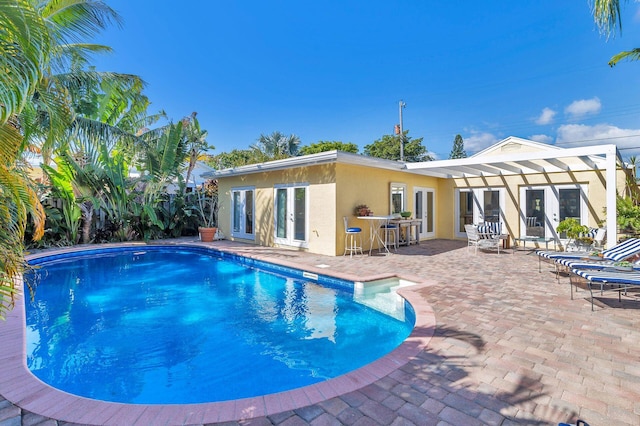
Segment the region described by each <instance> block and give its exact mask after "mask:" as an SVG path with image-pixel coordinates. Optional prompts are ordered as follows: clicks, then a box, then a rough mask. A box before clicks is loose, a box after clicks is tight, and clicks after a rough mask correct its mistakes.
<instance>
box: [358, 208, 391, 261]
mask: <svg viewBox="0 0 640 426" xmlns="http://www.w3.org/2000/svg"><path fill="white" fill-rule="evenodd" d="M358 219H361V220H367V221H369V256H371V251H372V250H373V246H374V243H375V242H376V241H377V242H378V251H382V248H384V252H385V253H384V254H391V252H390V251H389V247H387V244H388V242H387V233H386V232H385V233H384V239H382V237H381V236H380V232H379V230H380V228H381V227H382V226H387V225H389V221H390V220H391V219H393V216H358Z"/></svg>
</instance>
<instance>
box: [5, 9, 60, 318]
mask: <svg viewBox="0 0 640 426" xmlns="http://www.w3.org/2000/svg"><path fill="white" fill-rule="evenodd" d="M0 27H1V28H3V33H2V37H0V67H1V68H2V70H3V71H2V73H0V267H1V269H0V318H2V317H4V314H5V312H6V311H8V310H9V309H10V308H11V306H12V304H13V301H14V296H15V293H16V287H15V283H16V282H17V280H18V279H19V277H20V276H21V275H22V272H23V271H24V269H25V263H24V255H23V250H24V248H23V247H24V246H23V244H24V232H25V228H26V225H27V221H28V218H29V214H31V218H32V220H33V222H34V224H35V230H34V231H35V232H34V238H40V237H41V236H42V235H43V233H44V209H43V208H42V205H41V204H40V202H39V200H38V197H37V196H36V193H35V191H34V190H33V189H32V187H31V185H30V184H29V179H28V177H27V176H26V174H25V173H23V171H22V170H20V168H19V167H17V164H18V159H19V157H20V153H21V151H22V148H23V146H22V142H23V139H22V135H21V132H20V128H19V125H18V121H17V114H19V113H20V112H21V111H22V110H23V109H24V107H25V105H26V104H27V102H28V100H29V99H30V97H31V95H32V93H33V91H34V90H35V87H36V85H37V84H38V82H39V80H40V78H41V76H42V73H43V69H44V66H45V64H46V62H47V61H48V60H49V46H50V43H51V40H50V37H49V34H48V31H47V29H46V26H45V25H44V22H43V21H42V19H41V18H40V16H39V15H38V13H37V11H36V10H35V8H33V7H31V6H30V4H29V3H27V2H24V1H16V2H2V3H0Z"/></svg>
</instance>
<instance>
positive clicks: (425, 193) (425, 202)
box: [413, 187, 436, 240]
mask: <svg viewBox="0 0 640 426" xmlns="http://www.w3.org/2000/svg"><path fill="white" fill-rule="evenodd" d="M413 198H414V200H413V208H414V210H415V211H414V217H415V218H416V219H417V220H419V221H420V226H419V227H418V240H423V239H426V238H433V237H434V236H435V235H436V230H435V225H436V222H435V211H436V209H435V199H436V198H435V190H434V189H432V188H421V187H414V189H413Z"/></svg>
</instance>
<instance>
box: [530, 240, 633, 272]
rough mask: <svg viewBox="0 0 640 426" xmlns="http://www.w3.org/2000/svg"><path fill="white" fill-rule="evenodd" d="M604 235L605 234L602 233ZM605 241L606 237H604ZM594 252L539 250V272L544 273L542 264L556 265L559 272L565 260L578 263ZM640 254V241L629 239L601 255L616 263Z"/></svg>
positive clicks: (603, 251)
mask: <svg viewBox="0 0 640 426" xmlns="http://www.w3.org/2000/svg"><path fill="white" fill-rule="evenodd" d="M602 234H604V233H602ZM603 239H604V236H603ZM592 251H600V250H597V249H596V250H592ZM592 251H563V252H557V251H546V250H537V251H536V254H537V255H538V272H542V262H543V261H544V262H547V263H554V264H555V265H556V272H558V264H559V262H560V261H561V260H563V259H568V260H570V261H576V260H580V259H584V258H586V257H589V256H590V255H591V253H592ZM638 253H640V239H638V238H629V239H626V240H624V241H622V242H621V243H619V244H616V245H615V246H613V247H611V248H609V249H606V250H602V251H601V252H600V254H601V255H602V256H601V257H602V258H603V259H604V260H611V261H614V262H617V261H620V260H625V259H628V258H629V257H631V256H633V255H634V254H638Z"/></svg>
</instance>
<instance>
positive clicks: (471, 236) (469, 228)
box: [464, 225, 502, 254]
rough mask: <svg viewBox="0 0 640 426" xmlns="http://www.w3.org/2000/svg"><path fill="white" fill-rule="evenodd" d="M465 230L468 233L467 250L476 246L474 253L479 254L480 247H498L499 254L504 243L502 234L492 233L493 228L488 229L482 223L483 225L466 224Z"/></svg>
mask: <svg viewBox="0 0 640 426" xmlns="http://www.w3.org/2000/svg"><path fill="white" fill-rule="evenodd" d="M464 230H465V232H466V233H467V250H469V247H475V252H474V254H477V253H478V248H480V249H490V248H496V249H498V254H499V253H500V245H501V244H502V240H501V239H500V234H493V233H491V230H489V229H487V228H486V227H485V226H484V225H482V227H481V226H476V225H465V226H464ZM481 231H482V232H481ZM487 231H489V232H487Z"/></svg>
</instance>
